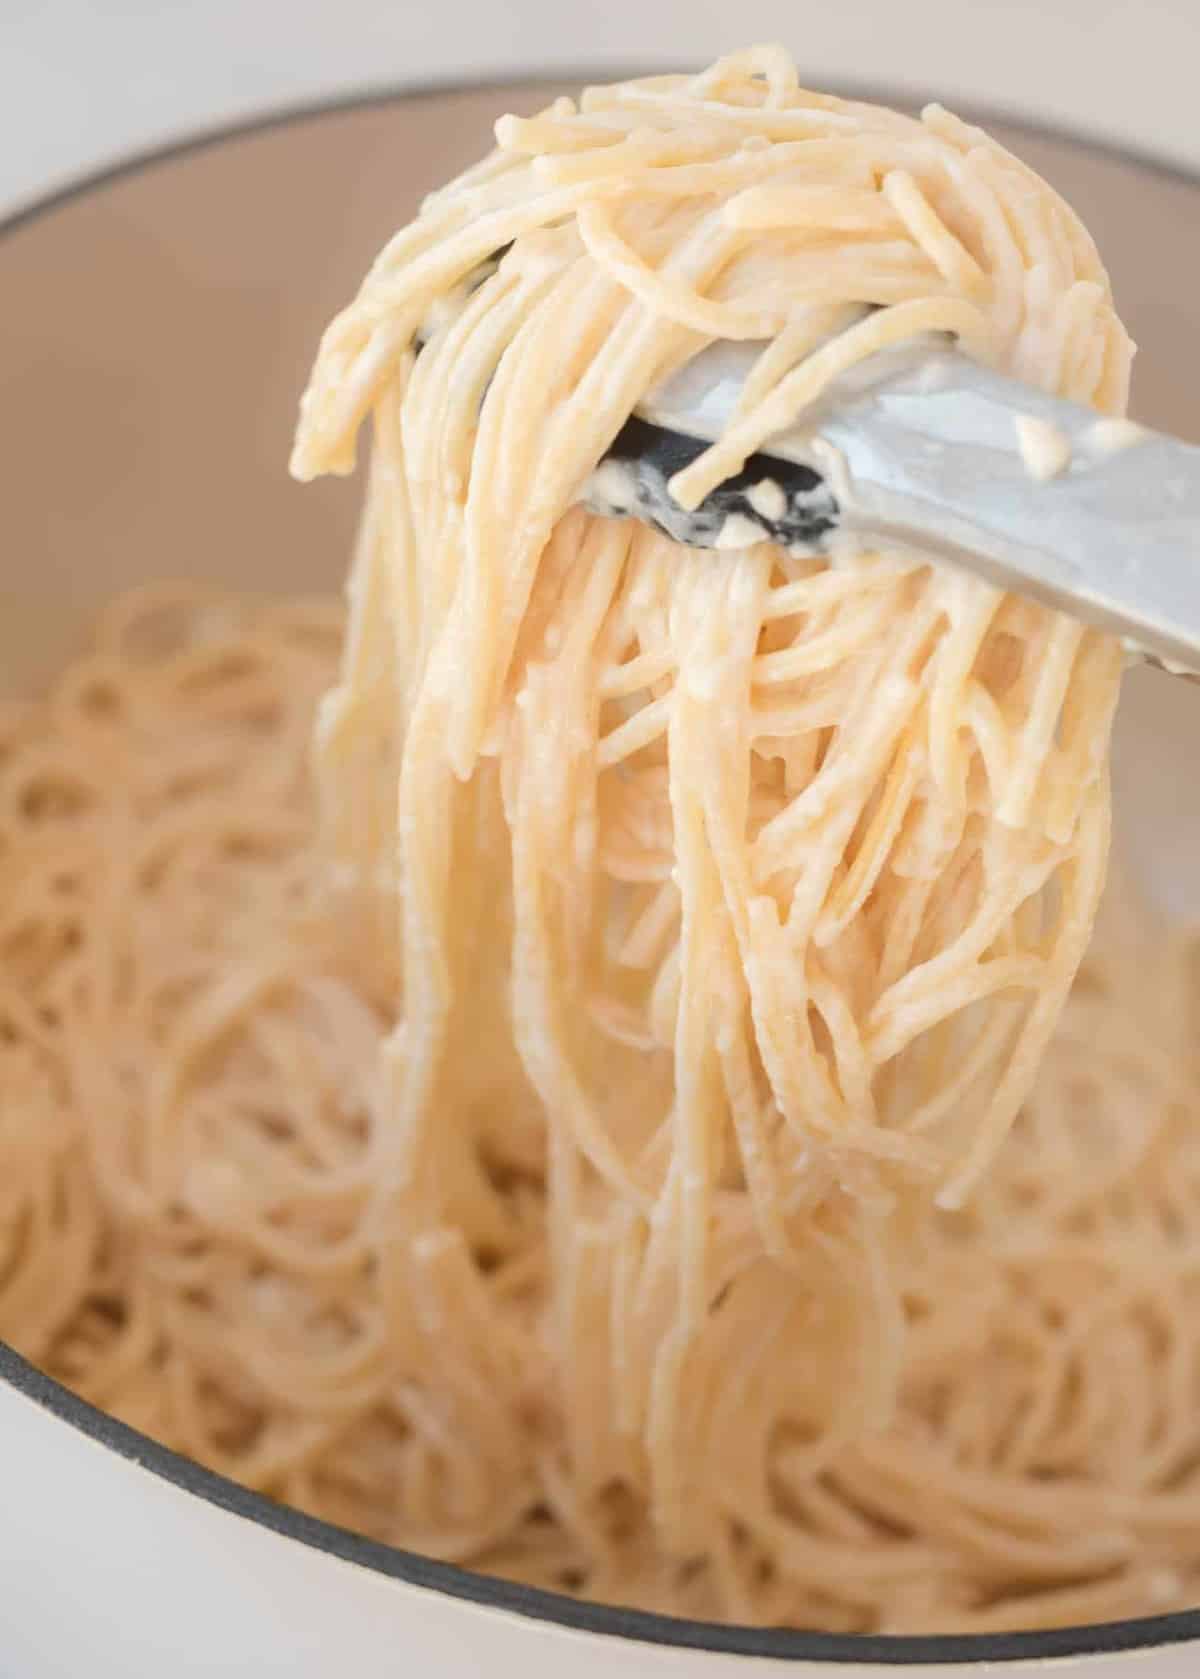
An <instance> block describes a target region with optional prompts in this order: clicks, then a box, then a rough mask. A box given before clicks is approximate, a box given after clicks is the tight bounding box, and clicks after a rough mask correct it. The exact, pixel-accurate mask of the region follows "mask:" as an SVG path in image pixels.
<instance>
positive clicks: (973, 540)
mask: <svg viewBox="0 0 1200 1679" xmlns="http://www.w3.org/2000/svg"><path fill="white" fill-rule="evenodd" d="M760 349H761V346H758V345H753V344H732V343H731V344H717V345H713V346H711V347H710V348H709V349H707V350H705V351H702V352H701V353H700V354H699V355H697V356H696V357H695V358H694V359H693V360H692V361H690V362H689V363H688V364H687V365H686V366H685V367H684V368H683V369H682V370H681V371H680V372H679V373H677V374H676V375H675V376H674V377H672V378H671V379H669V380H668V381H666V382H665V383H664V384H662V385H661V386H660V387H658V388H657V389H656V390H654V391H651V392H650V393H649V395H648V396H647V397H646V398H645V400H644V401H643V402H642V403H641V404H640V405H639V408H638V411H637V412H636V413H635V414H634V415H633V417H632V418H631V419H630V420H629V421H628V422H627V423H626V425H625V426H624V427H623V429H622V430H621V432H620V433H619V435H618V436H617V438H616V440H615V441H614V443H613V445H612V447H611V449H610V450H609V451H608V453H607V454H606V456H605V457H604V460H603V461H602V462H600V463H599V465H598V467H597V469H596V471H595V472H593V473H592V475H591V477H590V478H589V479H588V481H587V483H586V484H585V485H584V487H583V491H582V499H583V500H584V501H585V502H586V504H587V505H588V506H589V507H590V508H591V509H592V510H593V511H595V512H598V513H604V514H610V515H617V516H622V515H624V516H632V517H634V518H638V519H642V520H644V521H646V522H647V523H649V524H652V525H654V526H656V527H657V528H658V529H660V530H663V531H665V532H667V533H668V534H669V535H670V536H672V537H673V538H675V539H676V540H677V541H680V542H684V543H687V544H689V545H690V546H692V547H696V548H718V549H719V548H741V547H746V546H748V545H749V544H750V543H752V542H755V541H762V540H764V539H766V540H769V541H771V542H775V543H778V544H780V545H781V546H782V547H784V548H786V549H788V550H789V551H790V552H792V553H799V554H824V555H829V556H830V557H831V558H833V559H834V560H836V558H837V554H838V552H839V549H840V550H842V551H846V550H848V549H853V550H857V551H861V550H863V549H869V548H873V547H884V546H886V547H888V548H891V549H899V550H902V551H910V552H911V553H913V554H914V556H917V557H921V558H931V557H932V558H934V559H938V560H948V561H951V562H952V563H954V564H955V565H961V566H965V567H967V568H968V569H969V570H971V571H973V572H976V573H978V574H979V575H981V576H983V577H985V578H986V579H987V580H988V581H989V582H991V583H994V584H996V585H997V586H999V587H1002V588H1004V589H1010V590H1014V591H1017V592H1019V593H1024V594H1027V595H1032V596H1035V597H1037V598H1038V599H1040V600H1043V601H1046V602H1047V603H1048V604H1050V605H1051V606H1054V607H1057V608H1060V609H1062V610H1063V611H1066V612H1069V613H1072V614H1073V615H1074V616H1076V617H1078V618H1080V619H1083V620H1085V621H1087V622H1089V623H1093V624H1096V625H1098V626H1100V627H1102V628H1104V629H1106V630H1109V631H1112V632H1113V633H1115V634H1117V635H1119V636H1121V637H1123V638H1124V639H1125V642H1126V644H1127V646H1128V648H1129V650H1130V651H1131V653H1134V654H1137V655H1141V656H1143V657H1145V658H1148V659H1150V660H1151V661H1152V662H1154V663H1157V664H1160V665H1162V666H1164V667H1165V668H1166V669H1168V670H1170V671H1171V672H1172V673H1174V674H1182V675H1190V674H1194V673H1196V672H1198V671H1200V448H1195V447H1193V446H1191V445H1189V444H1185V443H1181V442H1179V441H1177V440H1176V439H1174V438H1170V437H1165V436H1163V435H1161V434H1159V433H1156V432H1152V431H1149V430H1146V429H1145V428H1143V427H1140V426H1136V425H1134V424H1133V423H1132V422H1131V421H1127V420H1110V419H1104V418H1102V417H1101V416H1099V415H1097V414H1096V413H1095V412H1094V411H1093V410H1092V409H1089V408H1084V407H1081V406H1079V405H1077V404H1075V403H1070V402H1064V401H1061V400H1060V399H1058V398H1056V397H1052V396H1047V395H1045V394H1044V393H1043V392H1041V391H1038V390H1034V389H1032V388H1031V387H1029V386H1027V385H1024V384H1021V383H1020V382H1018V381H1017V380H1014V379H1009V378H1006V377H1004V376H1003V375H1001V374H998V373H995V372H992V371H991V370H990V369H988V368H986V367H982V366H980V365H979V364H978V363H976V362H973V361H971V360H969V359H968V357H967V356H965V355H964V354H962V353H961V352H960V351H958V350H956V349H955V348H954V347H953V344H952V342H951V341H950V340H949V339H947V338H944V337H943V338H939V339H937V340H933V341H931V340H930V339H926V340H924V341H920V342H918V341H914V342H913V343H911V344H907V345H905V346H904V347H903V348H902V349H900V350H894V349H893V350H888V351H885V352H881V353H879V354H878V355H876V356H874V357H871V358H869V359H868V360H866V361H864V362H862V363H860V364H859V365H858V366H857V367H855V368H854V369H853V370H852V372H851V373H849V374H847V375H844V376H843V377H842V378H840V379H838V380H836V381H835V382H834V383H833V384H832V385H831V386H830V387H828V388H827V390H826V392H825V393H824V395H823V396H822V398H821V400H820V402H819V403H818V404H817V405H816V407H814V408H812V409H809V410H807V411H806V412H805V414H804V416H803V422H802V423H801V424H798V425H796V426H795V427H794V428H792V429H791V430H788V431H785V432H782V433H780V434H778V435H776V436H774V437H772V438H771V439H770V441H769V444H768V445H767V446H766V447H764V449H763V450H762V451H760V452H759V453H757V454H754V455H752V456H751V457H750V458H749V460H747V461H746V463H745V466H744V467H743V469H742V470H741V471H740V472H739V473H738V474H737V475H736V476H735V477H732V478H729V479H727V480H726V481H725V482H724V483H722V484H720V485H719V486H718V487H717V488H716V489H715V490H713V491H712V493H711V494H710V495H708V496H706V497H705V499H704V500H703V501H702V502H701V503H700V505H699V506H698V507H697V508H695V509H694V510H691V511H689V510H685V509H684V508H682V507H680V506H678V504H677V503H676V502H675V501H674V500H673V499H672V497H671V494H670V491H669V488H668V485H669V483H670V481H671V479H672V477H673V476H674V475H675V473H677V472H678V471H680V470H681V469H682V468H683V467H684V466H686V465H688V464H689V463H690V462H691V461H692V460H694V459H695V458H696V456H697V455H699V454H700V453H701V452H702V451H703V450H704V449H705V448H706V447H707V446H708V444H709V443H710V442H711V441H713V440H715V439H716V438H718V437H719V436H720V435H721V434H722V432H723V431H724V430H725V428H726V427H727V425H728V424H729V422H730V420H731V419H732V418H733V416H734V413H735V410H736V408H737V403H738V398H739V395H740V393H741V389H742V385H743V383H744V380H745V378H746V376H747V374H748V372H749V370H750V367H751V366H752V364H753V362H754V360H755V358H756V356H757V354H758V353H759V351H760Z"/></svg>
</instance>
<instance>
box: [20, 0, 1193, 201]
mask: <svg viewBox="0 0 1200 1679" xmlns="http://www.w3.org/2000/svg"><path fill="white" fill-rule="evenodd" d="M764 39H778V40H781V41H784V42H785V43H786V44H788V45H789V46H791V47H792V48H793V50H794V51H795V53H796V55H797V57H798V58H799V59H800V61H801V62H802V64H803V66H804V70H805V74H806V76H807V78H808V80H809V81H810V82H814V83H821V82H839V81H845V80H846V79H848V78H851V79H855V80H859V81H862V82H866V83H875V84H876V85H879V84H884V85H888V86H903V87H907V88H909V89H913V90H916V91H919V92H923V91H934V92H936V93H937V94H938V95H939V96H941V97H944V98H946V99H948V100H954V99H957V100H959V101H960V102H970V101H972V100H975V101H978V102H982V103H984V104H991V105H1000V106H1005V107H1008V108H1009V109H1012V110H1014V111H1018V112H1024V113H1026V114H1034V115H1036V116H1038V117H1040V118H1041V119H1043V120H1046V121H1052V122H1057V123H1064V124H1068V125H1071V126H1073V127H1076V128H1078V129H1082V130H1085V131H1087V132H1088V133H1090V134H1093V135H1097V136H1100V137H1103V138H1106V139H1110V140H1117V141H1123V142H1127V143H1131V144H1134V145H1137V146H1140V147H1142V148H1144V149H1148V150H1150V151H1153V152H1156V153H1158V154H1160V155H1162V156H1166V157H1171V158H1174V159H1176V160H1178V161H1184V162H1190V163H1192V164H1194V165H1196V166H1198V167H1200V125H1198V124H1197V123H1196V120H1195V103H1194V99H1195V66H1196V62H1197V54H1198V49H1200V5H1197V0H837V3H836V4H832V5H826V4H810V5H804V4H801V3H799V0H738V3H737V4H736V5H733V4H731V3H730V0H597V3H596V4H595V5H594V6H593V5H588V6H586V7H585V6H584V5H583V4H582V3H580V0H439V3H435V4H426V3H424V0H0V210H2V209H4V208H5V207H9V206H11V205H13V204H14V203H16V202H18V201H20V200H23V199H26V198H28V197H30V196H33V195H34V194H36V193H38V192H40V191H42V190H44V189H45V188H46V187H47V186H49V185H52V184H55V183H57V182H60V181H62V180H63V179H65V178H69V177H70V176H72V175H74V174H77V173H78V172H79V171H81V170H83V169H89V168H91V167H93V166H94V165H95V164H97V163H99V162H101V161H104V160H107V159H110V158H112V157H113V156H116V155H119V154H121V153H123V152H126V151H129V150H130V149H133V148H139V147H142V146H145V145H147V144H152V143H156V142H158V141H160V140H162V139H163V138H165V137H167V136H169V135H172V134H178V133H180V132H187V131H189V130H192V129H195V128H196V127H200V126H206V125H208V124H211V123H213V122H217V121H221V120H224V119H226V118H229V117H231V116H245V115H247V114H249V113H252V112H257V111H260V110H263V109H264V108H270V107H275V106H279V105H286V104H289V103H291V102H293V101H295V100H303V99H309V98H312V97H314V96H318V95H322V94H327V93H331V92H336V91H345V90H348V89H353V88H357V87H361V86H363V85H366V84H374V85H378V84H382V83H390V82H396V81H405V82H412V81H421V80H423V79H427V78H430V77H441V78H445V77H469V76H478V75H482V74H488V73H502V72H505V71H512V70H515V69H527V68H529V67H531V66H536V67H542V68H546V69H554V68H567V69H577V68H580V67H583V66H588V67H590V66H596V67H597V68H600V67H601V66H602V65H604V64H606V63H607V64H611V65H626V64H630V63H633V62H637V61H645V62H647V63H668V62H669V63H685V62H687V61H693V62H695V61H699V60H701V59H705V58H708V57H711V56H713V55H714V54H716V53H717V52H720V51H722V50H724V49H727V48H729V47H732V46H738V45H744V44H746V43H747V42H749V41H750V40H764Z"/></svg>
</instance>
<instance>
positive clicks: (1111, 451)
mask: <svg viewBox="0 0 1200 1679" xmlns="http://www.w3.org/2000/svg"><path fill="white" fill-rule="evenodd" d="M1148 435H1149V433H1148V432H1147V430H1146V428H1145V426H1139V425H1138V423H1137V421H1136V420H1125V419H1120V420H1097V421H1096V423H1095V424H1094V425H1092V426H1089V428H1088V433H1087V442H1088V443H1089V444H1090V446H1091V447H1092V448H1093V449H1095V450H1096V452H1097V454H1101V455H1115V454H1117V453H1118V452H1119V451H1120V450H1122V449H1128V448H1130V447H1132V445H1133V444H1135V443H1144V442H1145V440H1146V438H1147V436H1148Z"/></svg>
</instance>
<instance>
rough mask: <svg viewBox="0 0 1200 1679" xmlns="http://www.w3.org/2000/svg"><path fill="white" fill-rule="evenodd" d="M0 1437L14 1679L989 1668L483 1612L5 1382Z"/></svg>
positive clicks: (999, 1675)
mask: <svg viewBox="0 0 1200 1679" xmlns="http://www.w3.org/2000/svg"><path fill="white" fill-rule="evenodd" d="M0 1437H2V1438H3V1439H4V1440H5V1441H6V1442H7V1443H8V1447H9V1449H8V1451H7V1453H6V1458H5V1462H6V1467H5V1477H4V1501H3V1506H2V1508H0V1580H2V1581H3V1590H2V1591H0V1673H2V1674H3V1675H4V1679H9V1676H11V1679H66V1676H68V1675H80V1676H84V1675H86V1676H87V1679H163V1676H165V1675H170V1679H214V1676H215V1675H218V1674H220V1675H222V1676H224V1679H285V1676H286V1679H330V1676H331V1675H333V1674H338V1675H347V1676H353V1679H479V1675H480V1674H481V1673H485V1672H486V1674H487V1675H488V1679H562V1676H563V1675H564V1674H569V1675H570V1676H571V1679H889V1676H890V1675H896V1676H897V1679H899V1676H900V1675H901V1674H902V1675H903V1679H985V1670H984V1669H983V1668H982V1667H980V1666H979V1665H978V1664H977V1663H970V1664H966V1665H960V1664H958V1663H955V1664H954V1665H953V1666H938V1667H924V1666H922V1667H915V1666H912V1667H904V1668H902V1669H898V1668H895V1667H882V1666H879V1665H877V1664H875V1663H864V1664H861V1665H859V1664H857V1663H856V1664H854V1665H837V1666H831V1665H829V1664H827V1663H809V1662H804V1663H792V1662H776V1661H765V1660H762V1659H758V1660H753V1661H751V1660H747V1659H745V1658H741V1657H736V1656H718V1655H712V1654H704V1653H701V1652H698V1651H689V1650H672V1649H667V1648H664V1647H662V1646H656V1645H649V1644H635V1643H630V1642H628V1641H626V1640H623V1639H612V1638H600V1637H597V1636H595V1635H593V1634H584V1633H577V1632H572V1631H569V1630H567V1629H565V1628H562V1627H554V1626H550V1625H548V1624H546V1623H539V1622H536V1621H531V1620H527V1619H525V1618H524V1617H519V1616H516V1615H513V1614H498V1613H496V1612H495V1611H485V1610H483V1609H480V1608H479V1607H478V1606H477V1605H474V1604H470V1603H464V1602H462V1601H459V1600H458V1599H455V1598H450V1597H444V1596H440V1595H438V1594H435V1593H430V1592H425V1591H421V1590H420V1589H418V1588H417V1587H414V1586H407V1585H402V1584H400V1583H399V1582H397V1581H393V1580H387V1579H384V1578H383V1577H381V1576H380V1575H377V1574H371V1573H368V1572H367V1571H366V1570H365V1569H362V1568H358V1567H356V1566H354V1565H353V1564H351V1563H347V1562H341V1561H336V1560H333V1559H331V1558H329V1557H325V1556H321V1555H320V1554H319V1553H317V1552H316V1551H311V1550H308V1549H307V1548H306V1547H305V1546H303V1545H299V1544H296V1543H295V1542H293V1541H292V1540H288V1539H280V1538H278V1537H277V1536H276V1535H274V1534H271V1533H269V1532H268V1531H267V1530H266V1529H265V1528H261V1527H257V1526H255V1525H254V1524H253V1523H251V1522H247V1521H244V1520H242V1518H240V1517H238V1516H233V1515H230V1514H228V1512H226V1511H224V1510H220V1509H218V1508H217V1507H216V1506H215V1505H211V1504H207V1503H200V1502H198V1501H196V1500H195V1499H193V1498H191V1497H189V1496H188V1495H187V1494H184V1493H181V1492H180V1491H179V1490H178V1489H177V1488H175V1487H173V1486H171V1485H169V1484H168V1483H167V1482H166V1481H162V1480H159V1479H157V1478H156V1477H153V1476H151V1475H149V1474H147V1473H146V1471H145V1470H143V1469H141V1468H140V1467H139V1466H137V1465H135V1464H132V1463H130V1462H128V1461H127V1460H126V1459H124V1458H118V1457H117V1456H116V1455H115V1454H114V1453H112V1452H111V1451H109V1449H108V1448H107V1447H104V1446H100V1445H98V1444H97V1443H96V1442H95V1441H92V1440H89V1439H88V1438H87V1437H86V1436H85V1435H83V1434H78V1433H76V1432H75V1431H74V1430H73V1429H67V1428H64V1427H63V1425H62V1424H61V1423H59V1422H57V1421H55V1420H54V1419H53V1418H51V1417H50V1416H49V1415H48V1413H46V1412H45V1411H43V1410H41V1409H40V1408H39V1407H38V1406H36V1405H34V1404H32V1403H31V1402H30V1401H29V1400H28V1399H25V1398H24V1397H23V1396H22V1395H21V1394H19V1393H17V1392H16V1391H15V1390H14V1389H13V1388H11V1387H7V1386H5V1385H4V1384H3V1383H0ZM49 1557H53V1558H54V1565H53V1567H47V1565H46V1559H47V1558H49ZM68 1591H69V1594H70V1597H69V1602H70V1613H69V1614H64V1612H63V1611H64V1606H65V1603H66V1601H67V1597H66V1594H67V1592H68ZM485 1649H486V1657H484V1656H482V1654H481V1652H482V1651H484V1650H485ZM1196 1662H1197V1646H1196V1645H1195V1644H1192V1645H1188V1646H1183V1647H1180V1646H1176V1647H1174V1648H1168V1649H1161V1650H1150V1651H1143V1652H1129V1653H1127V1654H1124V1655H1118V1656H1113V1657H1109V1658H1107V1659H1106V1660H1097V1659H1095V1658H1091V1657H1088V1658H1076V1659H1071V1658H1067V1659H1066V1660H1063V1661H1059V1662H1054V1663H1052V1664H1045V1663H1042V1662H1024V1661H1022V1662H1014V1663H1012V1664H1011V1665H1009V1664H1008V1663H1005V1664H1004V1666H1003V1667H998V1668H989V1669H987V1670H986V1671H987V1673H989V1674H993V1675H994V1676H995V1679H1038V1676H1039V1675H1040V1676H1042V1679H1050V1675H1051V1674H1053V1675H1054V1679H1194V1676H1195V1673H1196Z"/></svg>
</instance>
